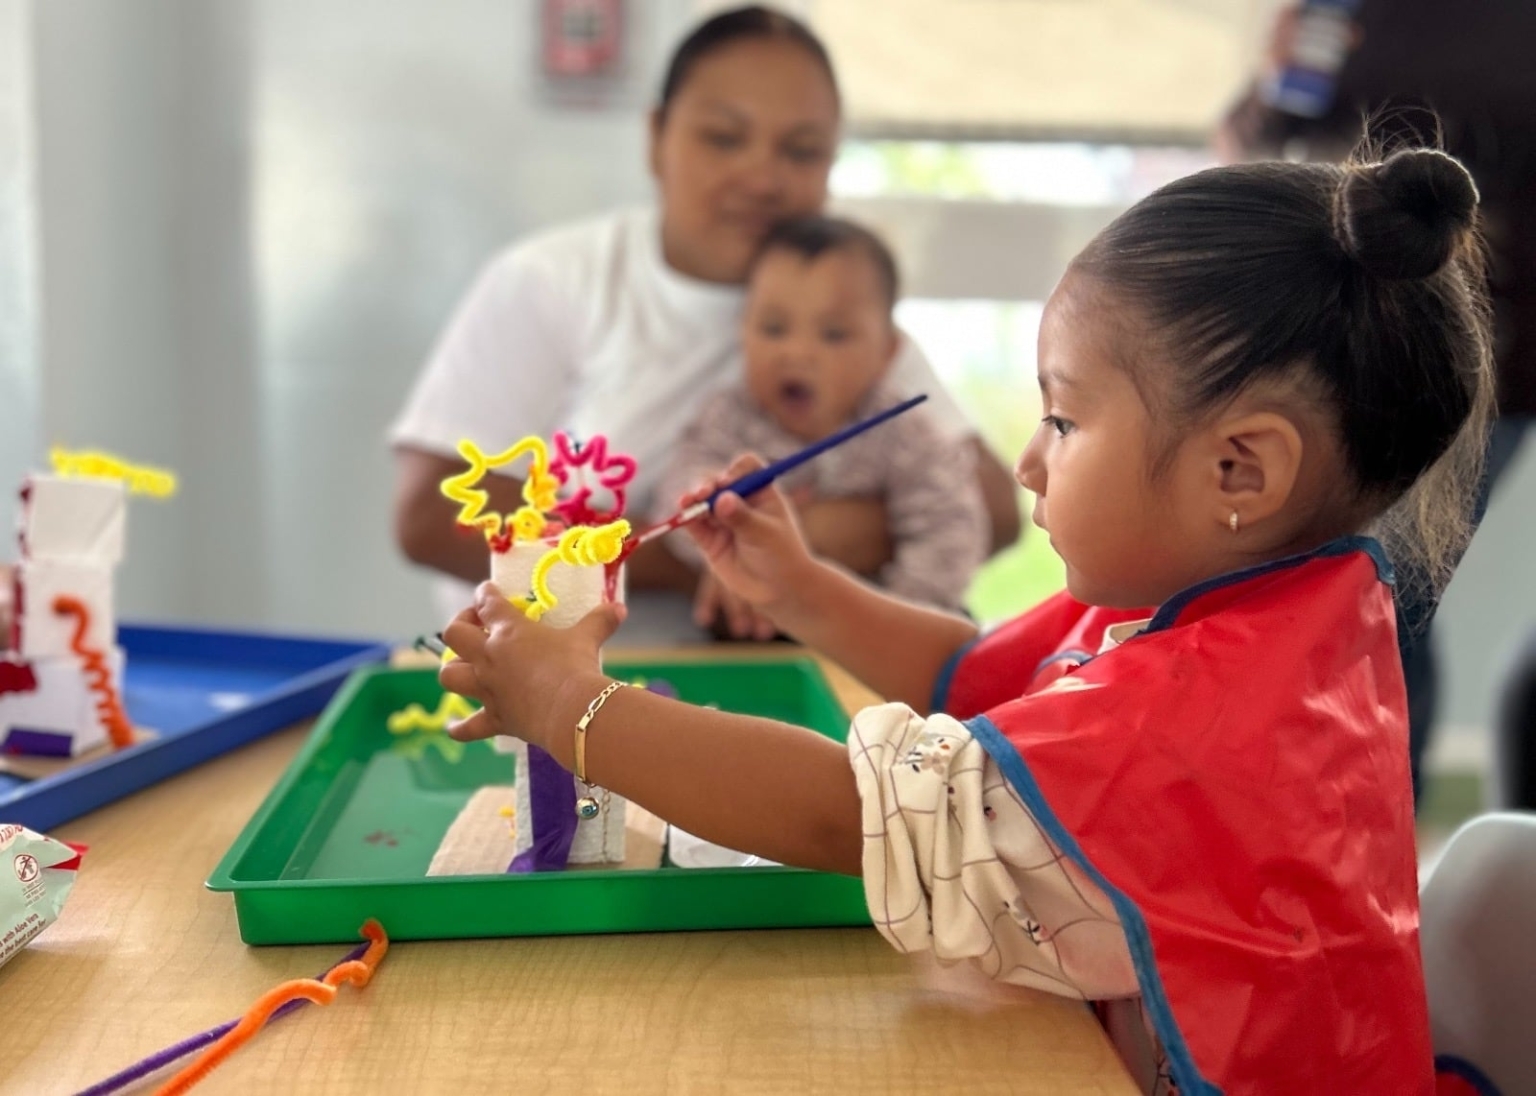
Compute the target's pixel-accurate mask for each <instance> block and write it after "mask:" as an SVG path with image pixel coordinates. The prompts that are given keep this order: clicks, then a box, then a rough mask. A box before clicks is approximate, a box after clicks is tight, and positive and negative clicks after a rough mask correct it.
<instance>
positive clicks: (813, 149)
mask: <svg viewBox="0 0 1536 1096" xmlns="http://www.w3.org/2000/svg"><path fill="white" fill-rule="evenodd" d="M784 154H785V155H786V156H788V157H789V159H790V160H791V161H792V162H794V163H797V164H816V163H820V162H821V161H822V160H825V159H826V158H827V153H826V150H825V149H823V148H821V146H819V145H817V146H806V145H791V146H790V147H789V148H787V149H785V150H784Z"/></svg>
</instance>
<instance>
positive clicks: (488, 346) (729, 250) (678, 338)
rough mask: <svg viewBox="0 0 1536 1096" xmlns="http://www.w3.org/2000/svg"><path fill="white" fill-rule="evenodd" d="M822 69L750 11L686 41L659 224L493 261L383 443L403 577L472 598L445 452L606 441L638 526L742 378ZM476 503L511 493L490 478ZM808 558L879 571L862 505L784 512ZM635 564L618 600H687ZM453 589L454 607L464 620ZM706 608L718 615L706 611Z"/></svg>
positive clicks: (998, 539)
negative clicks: (753, 296) (675, 463)
mask: <svg viewBox="0 0 1536 1096" xmlns="http://www.w3.org/2000/svg"><path fill="white" fill-rule="evenodd" d="M839 126H840V104H839V99H838V91H837V85H836V81H835V78H834V76H833V72H832V66H831V61H830V60H829V59H828V57H827V54H826V51H825V49H824V48H823V47H822V45H821V43H820V42H819V41H818V40H817V39H816V37H815V36H814V35H813V34H812V33H811V32H810V30H809V29H807V28H806V27H805V26H804V25H802V24H801V23H799V22H797V21H795V20H794V19H791V18H790V17H788V16H786V15H783V14H781V13H778V12H774V11H771V10H768V9H764V8H760V7H749V8H741V9H736V10H733V11H728V12H724V13H722V14H720V15H717V16H715V17H714V18H712V19H710V20H708V21H706V22H705V23H703V24H701V25H700V26H699V27H698V28H697V29H695V30H694V32H693V33H692V34H691V35H690V36H689V37H688V38H687V39H686V40H685V41H684V42H683V43H682V45H681V46H680V47H679V48H678V50H677V52H676V53H675V54H674V56H673V58H672V61H671V64H670V66H669V68H668V71H667V75H666V79H665V82H664V84H663V87H662V92H661V99H660V102H659V104H658V106H657V107H656V109H655V110H654V112H653V113H652V116H651V140H650V160H651V171H652V174H653V175H654V176H655V179H656V183H657V194H658V199H659V201H658V207H657V208H656V209H647V210H640V211H631V212H624V213H618V214H611V215H608V216H605V217H601V218H597V219H594V220H591V221H587V222H584V223H580V224H576V225H571V226H567V227H563V228H557V229H554V230H552V231H549V232H545V233H542V234H539V235H537V236H534V237H532V238H530V239H527V240H524V241H522V242H520V243H518V244H515V245H513V246H512V247H510V248H508V249H506V250H505V251H503V252H501V253H500V254H499V255H497V256H496V257H495V258H493V259H492V260H491V262H490V263H489V264H488V265H487V266H486V268H485V269H484V271H483V272H482V273H481V275H480V277H479V279H478V281H477V282H476V284H475V285H474V287H473V288H472V289H471V290H470V292H469V294H468V295H467V296H466V297H465V298H464V300H463V301H462V303H461V304H460V305H459V308H458V311H457V313H456V314H455V316H454V317H453V319H452V321H451V322H450V323H449V325H448V327H447V329H446V330H445V331H444V333H443V335H442V337H441V339H440V340H439V343H438V346H437V348H436V350H435V352H434V354H433V357H432V359H431V361H430V363H429V364H428V366H427V368H426V370H425V371H424V373H423V374H422V376H421V377H420V379H419V380H418V381H417V383H416V386H415V389H414V391H413V392H412V394H411V397H410V399H409V401H408V402H407V404H406V407H405V410H404V411H403V412H402V414H401V416H400V418H399V419H398V420H397V422H396V424H395V426H394V428H393V430H392V432H391V440H392V442H393V444H394V447H395V453H396V468H397V491H396V502H395V518H396V535H397V538H398V540H399V542H400V545H401V548H402V549H403V550H404V551H405V553H406V555H407V556H409V557H410V558H411V559H412V560H414V561H416V562H418V563H421V564H425V565H427V566H430V567H433V568H436V569H437V570H439V571H443V572H445V573H447V574H449V575H453V576H455V577H456V578H459V579H463V580H467V581H470V582H473V581H478V580H480V579H483V578H484V577H485V576H486V574H487V571H488V563H487V558H486V552H485V546H484V544H483V543H482V542H481V541H480V539H479V538H478V537H465V536H461V535H459V530H457V529H456V527H455V525H454V512H455V506H454V504H453V503H451V502H449V501H448V500H446V499H444V498H442V497H441V495H440V494H439V492H438V484H439V483H440V481H441V480H442V479H443V478H444V477H445V476H448V475H451V474H453V473H454V472H456V471H460V470H461V469H462V467H463V462H462V460H461V459H460V458H459V457H458V456H457V455H456V454H455V446H456V445H457V443H458V441H459V439H460V438H472V439H473V440H475V441H476V442H477V443H478V444H479V445H480V446H481V447H482V448H484V449H486V450H499V449H502V448H505V447H506V446H508V445H510V444H511V443H512V442H514V441H516V440H517V439H518V438H519V437H522V436H524V435H527V434H537V435H540V436H543V437H548V436H549V435H551V434H552V433H553V432H554V431H556V430H560V429H564V430H567V431H570V432H572V433H573V434H574V435H575V436H577V437H580V436H583V435H586V436H590V435H592V434H594V433H602V434H605V435H607V437H608V439H609V441H610V443H611V444H612V446H613V447H614V448H616V449H618V450H619V451H622V452H626V453H630V454H632V455H633V456H634V457H635V458H636V459H637V460H638V462H639V465H640V473H639V476H638V477H637V479H636V481H635V483H634V485H633V490H632V492H631V495H630V503H629V507H630V510H631V512H634V513H645V512H648V511H649V510H650V509H651V507H652V505H653V502H654V500H653V499H652V498H651V493H652V491H653V490H654V484H655V477H656V476H657V475H658V474H659V473H660V472H661V470H662V466H663V464H664V456H665V454H666V452H667V450H668V447H669V446H670V445H671V444H672V443H673V442H674V441H676V439H677V438H678V437H679V436H680V435H681V433H682V430H683V428H684V426H685V425H687V423H688V422H689V421H690V419H691V418H692V417H693V415H694V414H695V413H696V412H697V410H698V409H699V407H700V406H701V404H702V403H703V402H704V400H705V399H706V398H707V397H708V396H709V395H710V394H711V393H712V392H713V391H714V390H716V389H717V388H719V387H720V386H722V385H724V384H728V383H730V382H731V381H733V380H735V379H736V377H737V374H738V373H739V370H740V349H739V344H738V336H737V331H738V321H739V316H740V312H741V308H742V296H743V290H742V283H743V282H744V280H745V277H746V271H747V267H748V265H749V263H750V261H751V259H752V257H753V254H754V252H755V251H756V249H757V247H758V244H759V242H760V241H761V239H762V238H763V236H764V234H765V233H766V232H767V230H768V228H769V226H770V225H772V224H773V223H774V222H776V221H778V220H781V219H783V218H786V217H790V216H795V215H798V214H804V213H810V212H815V211H817V210H819V209H820V208H821V207H822V205H823V204H824V202H825V201H826V197H827V176H828V173H829V172H830V170H831V166H832V160H833V157H834V154H835V152H836V149H837V142H838V135H839ZM891 377H892V379H893V381H894V382H895V383H897V384H899V385H901V386H902V387H904V388H906V389H909V390H911V391H913V392H918V391H924V392H928V393H929V394H930V397H931V398H930V403H929V406H930V407H931V408H932V409H933V414H934V416H935V418H936V420H937V421H938V423H939V425H940V427H941V429H943V430H944V431H945V432H946V433H947V434H949V435H950V436H952V437H953V438H954V439H955V440H956V442H957V443H964V444H970V445H973V446H975V447H976V449H977V451H978V452H977V457H978V460H977V465H978V469H979V471H978V476H979V478H980V480H981V485H982V490H983V494H984V497H985V498H986V500H987V508H988V512H989V516H990V518H991V522H992V531H993V543H994V546H995V547H996V546H1002V545H1006V544H1010V543H1012V541H1013V540H1014V539H1015V538H1016V537H1017V535H1018V532H1019V513H1018V503H1017V499H1016V496H1015V493H1014V487H1013V480H1012V476H1011V475H1010V474H1009V472H1008V469H1007V468H1006V467H1005V466H1004V465H1003V464H1002V462H1000V461H999V460H998V459H997V458H996V457H995V456H994V455H993V454H992V453H991V452H990V450H988V449H986V447H985V446H984V445H983V444H982V443H981V441H980V439H979V438H977V437H976V433H975V429H974V428H973V427H972V425H971V424H970V423H969V422H968V421H967V420H966V418H965V416H964V415H963V414H962V413H961V411H960V410H959V408H958V407H957V406H956V405H955V403H954V401H953V400H952V399H951V398H950V397H949V395H948V394H947V393H946V392H945V391H944V389H943V387H942V386H941V385H940V383H939V381H938V379H937V378H936V377H935V376H934V374H933V371H932V369H931V367H930V366H929V365H928V362H927V361H926V359H925V358H924V357H923V355H922V352H921V351H920V350H918V348H917V347H916V346H915V345H914V344H912V343H911V342H910V341H907V342H906V343H905V345H904V347H903V349H902V351H901V353H900V355H899V357H898V360H897V362H896V363H895V364H894V366H893V372H892V374H891ZM488 479H489V482H487V483H486V484H484V486H485V487H486V489H487V490H488V491H489V493H490V496H491V503H492V505H493V506H494V507H495V508H497V509H500V510H503V511H511V510H513V509H516V508H517V506H518V505H519V504H520V499H519V491H520V489H521V484H520V483H519V481H517V480H515V479H513V478H511V477H500V476H492V477H489V478H488ZM800 519H801V522H802V524H803V526H804V529H805V532H806V535H807V539H808V540H809V542H810V543H811V545H812V546H813V547H814V548H815V549H816V550H817V551H818V552H819V553H820V554H821V555H823V556H826V557H829V558H831V559H835V560H837V561H838V562H840V563H843V564H844V565H846V566H848V567H850V568H851V569H853V570H855V571H857V572H860V573H865V574H868V573H872V572H873V571H875V570H877V569H878V568H879V567H880V566H881V565H883V564H884V563H885V562H886V560H887V559H888V558H889V555H890V545H889V542H888V539H887V537H886V535H885V520H884V512H883V509H882V506H881V503H880V500H878V499H870V500H851V501H850V500H837V501H833V500H821V501H818V500H815V499H809V500H802V506H801V509H800ZM647 547H648V548H654V549H656V550H654V551H650V552H646V551H642V552H640V553H636V555H635V556H634V557H633V558H632V561H631V564H630V582H631V583H632V584H633V585H636V586H641V587H647V586H649V587H658V586H671V587H675V588H682V589H691V588H692V586H693V582H694V581H695V576H694V574H693V572H692V571H691V570H689V569H687V568H686V567H684V566H683V565H681V564H680V563H678V562H677V561H676V560H675V559H673V558H672V556H671V555H670V554H669V553H668V552H667V551H666V550H665V549H664V548H662V547H661V545H659V544H657V545H650V546H647ZM470 596H471V593H470V591H469V589H468V588H467V587H462V588H460V591H459V592H458V593H456V594H455V600H456V602H457V604H456V605H455V606H454V607H455V608H457V607H459V606H462V605H463V604H466V603H467V602H468V601H469V599H470ZM722 608H724V606H723V605H722Z"/></svg>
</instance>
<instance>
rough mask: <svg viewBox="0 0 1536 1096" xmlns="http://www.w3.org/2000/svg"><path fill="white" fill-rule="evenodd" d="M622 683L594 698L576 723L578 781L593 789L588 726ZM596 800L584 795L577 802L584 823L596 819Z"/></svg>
mask: <svg viewBox="0 0 1536 1096" xmlns="http://www.w3.org/2000/svg"><path fill="white" fill-rule="evenodd" d="M624 684H625V683H624V682H622V681H612V682H609V683H608V687H607V688H606V689H604V690H603V691H602V692H600V693H598V694H597V695H596V696H595V697H593V698H592V703H590V704H588V705H587V710H586V713H585V714H584V715H583V716H582V717H581V718H580V719H578V720H577V721H576V779H577V780H580V781H581V782H582V783H583V784H585V785H586V786H587V788H588V789H591V787H592V782H591V781H590V780H588V779H587V726H588V725H589V724H590V723H591V722H592V717H593V716H595V715H596V714H597V710H598V709H599V708H601V707H602V706H603V705H604V704H606V703H607V702H608V698H609V697H610V696H612V695H613V694H614V693H616V692H618V691H619V690H620V689H622V688H623V687H624ZM600 809H601V808H600V807H599V806H598V802H597V800H596V799H593V798H592V797H591V796H590V795H584V796H582V797H581V798H580V799H578V800H577V801H576V817H577V818H580V819H581V820H582V821H586V820H588V819H592V818H596V817H597V814H598V811H599V810H600Z"/></svg>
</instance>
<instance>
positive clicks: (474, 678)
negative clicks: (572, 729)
mask: <svg viewBox="0 0 1536 1096" xmlns="http://www.w3.org/2000/svg"><path fill="white" fill-rule="evenodd" d="M623 619H624V606H622V605H616V604H605V605H600V606H598V607H597V608H596V609H593V610H592V611H591V612H590V613H588V614H587V615H586V616H584V617H582V618H581V620H579V621H577V622H576V623H575V624H574V625H572V626H571V627H569V628H551V627H549V626H548V625H546V624H538V623H535V622H534V621H531V620H529V619H528V618H527V617H526V616H524V615H523V613H522V612H520V611H519V610H518V609H516V608H514V607H513V605H512V603H511V602H509V601H508V600H507V599H506V596H505V595H504V594H502V592H501V591H500V590H499V589H497V588H496V586H495V585H493V584H492V583H489V582H483V583H481V584H480V588H479V589H478V590H476V591H475V604H474V606H473V607H471V608H469V609H465V610H464V611H463V612H462V613H460V614H459V615H458V616H456V617H454V618H453V622H452V623H451V624H449V625H448V627H447V628H444V629H443V642H444V643H446V644H447V645H448V647H449V648H450V649H451V650H452V651H453V653H454V654H455V655H456V656H457V657H456V658H454V659H453V660H451V661H449V662H446V663H444V664H443V668H442V669H441V670H439V671H438V675H437V676H438V680H439V681H441V682H442V685H443V688H445V689H447V690H448V691H450V692H454V693H458V694H459V695H461V696H467V697H470V698H471V699H473V700H478V701H480V703H481V704H482V705H484V707H483V708H482V709H481V710H480V711H479V712H476V713H475V714H474V715H472V716H470V717H469V718H468V719H466V720H464V721H463V722H462V723H459V724H458V725H456V726H455V727H454V728H453V729H452V731H451V732H450V733H451V734H452V735H453V737H454V738H457V739H459V740H460V741H461V742H468V741H471V740H473V739H477V738H489V737H490V736H492V735H497V734H509V735H515V736H516V737H518V738H521V739H523V740H524V741H527V742H531V743H533V744H535V745H543V744H544V743H545V740H546V739H547V738H548V737H549V736H550V735H551V734H555V733H561V729H560V728H557V727H555V726H554V723H555V721H554V720H553V719H552V718H551V715H550V713H551V712H552V711H553V710H554V709H555V707H556V706H557V701H558V699H559V694H560V687H561V686H562V685H563V684H565V683H566V682H568V681H571V680H573V679H576V678H579V677H583V676H588V677H590V676H597V675H600V674H601V669H600V663H599V658H598V652H599V650H600V649H601V648H602V645H603V644H604V643H605V642H606V641H607V640H608V638H609V637H610V636H612V635H613V633H614V630H615V629H616V628H618V626H619V624H620V622H622V621H623ZM565 730H566V731H568V730H569V728H565Z"/></svg>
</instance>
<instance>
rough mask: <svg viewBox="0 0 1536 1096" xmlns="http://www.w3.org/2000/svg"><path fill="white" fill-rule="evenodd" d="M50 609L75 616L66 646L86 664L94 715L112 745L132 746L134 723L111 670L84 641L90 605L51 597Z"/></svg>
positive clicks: (74, 599)
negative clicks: (124, 704) (120, 697)
mask: <svg viewBox="0 0 1536 1096" xmlns="http://www.w3.org/2000/svg"><path fill="white" fill-rule="evenodd" d="M53 611H54V612H55V613H58V614H59V615H60V616H72V617H74V618H75V635H74V638H72V639H71V640H70V641H69V648H70V650H72V651H74V652H75V654H77V655H79V656H80V661H81V662H82V663H84V664H85V676H86V678H87V679H88V680H89V682H90V686H91V692H93V693H95V694H96V715H97V717H98V718H99V719H100V720H101V722H102V725H103V726H104V727H106V728H107V734H108V735H110V736H111V738H112V745H113V746H115V747H117V748H118V749H119V750H120V749H122V748H123V747H124V746H132V745H133V725H132V724H131V723H129V722H128V717H127V716H126V715H125V714H124V713H123V705H122V702H121V701H119V700H118V697H117V690H116V689H114V688H113V687H112V671H111V670H110V669H108V668H107V660H106V659H105V658H103V657H102V654H101V652H100V651H98V650H96V648H94V647H92V646H91V645H90V644H88V643H86V641H85V633H86V632H88V631H90V628H91V608H90V606H89V605H87V604H86V603H85V602H83V601H81V600H80V599H79V598H77V597H69V596H67V595H65V596H61V597H56V598H54V599H53Z"/></svg>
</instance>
